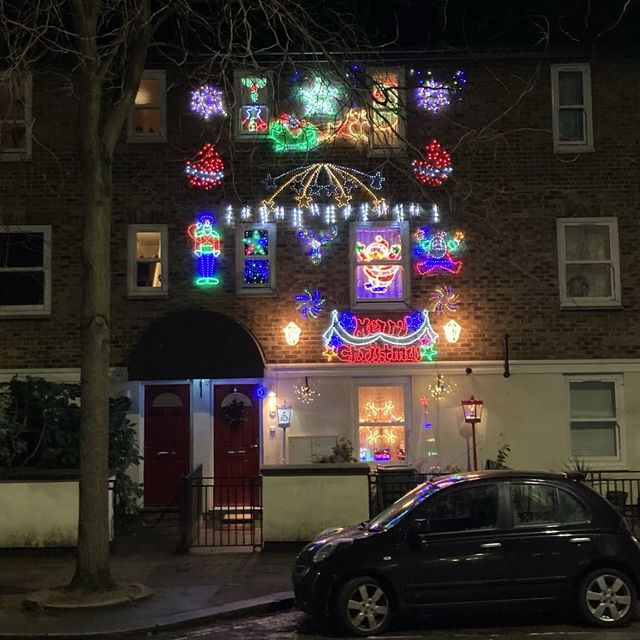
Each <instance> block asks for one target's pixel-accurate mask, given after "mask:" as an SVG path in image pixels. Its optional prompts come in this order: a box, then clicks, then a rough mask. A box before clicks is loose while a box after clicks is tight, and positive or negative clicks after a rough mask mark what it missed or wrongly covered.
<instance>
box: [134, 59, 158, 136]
mask: <svg viewBox="0 0 640 640" xmlns="http://www.w3.org/2000/svg"><path fill="white" fill-rule="evenodd" d="M166 141H167V79H166V73H165V72H164V71H161V70H154V71H148V70H147V71H144V73H143V74H142V79H141V80H140V86H139V87H138V93H137V94H136V99H135V102H134V104H133V107H132V108H131V113H130V114H129V124H128V137H127V142H166Z"/></svg>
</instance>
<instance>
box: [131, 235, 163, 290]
mask: <svg viewBox="0 0 640 640" xmlns="http://www.w3.org/2000/svg"><path fill="white" fill-rule="evenodd" d="M128 249H129V250H128V263H127V280H128V283H127V291H128V294H129V296H132V297H135V296H144V297H154V296H166V295H167V291H168V263H167V225H152V224H132V225H129V247H128Z"/></svg>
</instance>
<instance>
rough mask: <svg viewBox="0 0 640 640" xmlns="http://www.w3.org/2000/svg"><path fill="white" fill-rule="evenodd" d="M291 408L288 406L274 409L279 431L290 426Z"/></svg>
mask: <svg viewBox="0 0 640 640" xmlns="http://www.w3.org/2000/svg"><path fill="white" fill-rule="evenodd" d="M292 413H293V408H292V407H291V406H289V405H282V406H280V407H276V416H277V418H278V426H279V427H280V428H281V429H288V428H289V427H290V426H291V414H292Z"/></svg>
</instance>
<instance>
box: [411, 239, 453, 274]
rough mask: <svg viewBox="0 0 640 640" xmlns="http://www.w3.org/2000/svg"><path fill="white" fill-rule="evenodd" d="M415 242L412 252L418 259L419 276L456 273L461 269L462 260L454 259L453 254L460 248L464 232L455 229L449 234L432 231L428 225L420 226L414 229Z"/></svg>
mask: <svg viewBox="0 0 640 640" xmlns="http://www.w3.org/2000/svg"><path fill="white" fill-rule="evenodd" d="M415 239H416V241H417V244H416V245H415V248H414V254H415V256H416V257H417V258H420V260H419V261H418V262H417V264H416V268H417V271H418V273H419V274H420V275H421V276H436V275H439V274H456V273H459V272H460V270H461V269H462V260H456V258H454V257H453V254H456V253H459V252H460V251H461V250H462V240H463V239H464V233H462V231H456V232H454V234H453V235H450V234H449V233H447V232H446V231H442V230H438V231H434V232H432V231H431V230H430V229H429V227H422V228H420V229H418V231H416V234H415Z"/></svg>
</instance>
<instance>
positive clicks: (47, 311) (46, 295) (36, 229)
mask: <svg viewBox="0 0 640 640" xmlns="http://www.w3.org/2000/svg"><path fill="white" fill-rule="evenodd" d="M0 233H41V234H42V235H43V239H42V240H43V242H42V253H43V255H42V267H8V268H5V267H3V266H2V265H0V272H7V271H19V272H25V271H42V272H43V273H44V285H43V288H44V291H43V303H42V304H41V305H39V304H33V305H30V304H23V305H0V317H11V318H16V317H31V316H48V315H51V226H50V225H28V226H9V227H0Z"/></svg>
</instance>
